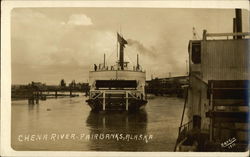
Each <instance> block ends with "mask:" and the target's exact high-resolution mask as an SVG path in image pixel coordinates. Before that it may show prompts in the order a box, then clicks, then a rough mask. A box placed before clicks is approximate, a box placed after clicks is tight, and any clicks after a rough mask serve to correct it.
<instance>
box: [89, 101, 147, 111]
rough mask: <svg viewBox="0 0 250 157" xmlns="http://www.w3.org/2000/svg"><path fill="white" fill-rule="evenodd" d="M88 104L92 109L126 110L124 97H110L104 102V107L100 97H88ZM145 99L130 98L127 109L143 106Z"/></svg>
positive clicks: (131, 109)
mask: <svg viewBox="0 0 250 157" xmlns="http://www.w3.org/2000/svg"><path fill="white" fill-rule="evenodd" d="M86 102H87V103H88V105H89V106H90V107H91V109H92V110H93V111H103V110H105V111H114V110H118V111H119V110H120V111H121V110H124V111H126V103H125V100H124V99H111V100H107V101H106V103H105V109H104V108H103V100H102V99H88V100H86ZM146 104H147V100H140V99H132V100H129V101H128V111H138V110H141V109H143V108H144V107H145V105H146Z"/></svg>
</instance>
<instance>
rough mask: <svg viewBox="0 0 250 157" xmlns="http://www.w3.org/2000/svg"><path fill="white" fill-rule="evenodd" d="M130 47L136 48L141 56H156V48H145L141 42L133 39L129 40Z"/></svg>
mask: <svg viewBox="0 0 250 157" xmlns="http://www.w3.org/2000/svg"><path fill="white" fill-rule="evenodd" d="M127 42H128V45H129V46H132V47H135V48H136V49H137V51H138V52H139V53H141V54H145V55H149V56H155V55H156V50H155V48H154V47H150V48H147V47H145V46H144V45H143V44H142V43H141V42H139V41H137V40H133V39H127Z"/></svg>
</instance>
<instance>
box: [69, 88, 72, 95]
mask: <svg viewBox="0 0 250 157" xmlns="http://www.w3.org/2000/svg"><path fill="white" fill-rule="evenodd" d="M69 95H70V97H72V89H70V90H69Z"/></svg>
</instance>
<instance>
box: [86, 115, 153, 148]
mask: <svg viewBox="0 0 250 157" xmlns="http://www.w3.org/2000/svg"><path fill="white" fill-rule="evenodd" d="M86 123H87V126H88V127H89V134H90V135H91V136H101V135H102V134H104V135H103V136H104V139H102V138H101V137H100V139H94V140H90V143H89V145H90V146H89V148H90V149H91V150H105V151H107V150H108V151H118V150H119V151H136V150H143V149H144V148H145V146H146V145H147V142H148V141H147V140H149V136H148V134H147V113H146V112H145V111H139V112H135V113H127V112H105V113H96V112H93V111H92V112H90V114H89V116H88V118H87V121H86ZM112 135H114V137H115V136H116V135H117V138H111V137H112ZM107 136H109V137H110V138H106V137H107ZM127 136H129V137H128V138H127ZM135 136H136V139H135ZM140 136H141V137H140ZM144 136H147V139H144ZM98 138H99V137H98Z"/></svg>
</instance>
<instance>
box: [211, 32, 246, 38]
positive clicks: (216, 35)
mask: <svg viewBox="0 0 250 157" xmlns="http://www.w3.org/2000/svg"><path fill="white" fill-rule="evenodd" d="M249 35H250V33H249V32H242V33H206V36H207V37H221V36H249Z"/></svg>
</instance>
